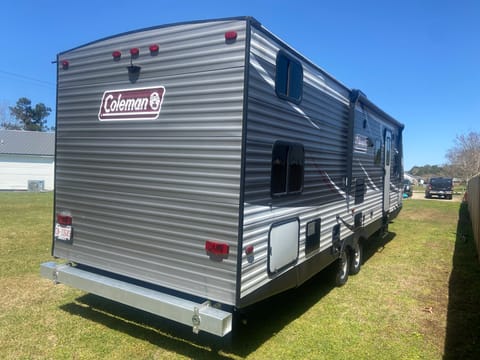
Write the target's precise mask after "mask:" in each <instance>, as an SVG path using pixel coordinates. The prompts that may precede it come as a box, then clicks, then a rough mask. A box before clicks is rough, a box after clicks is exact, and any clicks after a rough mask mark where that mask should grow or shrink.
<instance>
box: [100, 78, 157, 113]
mask: <svg viewBox="0 0 480 360" xmlns="http://www.w3.org/2000/svg"><path fill="white" fill-rule="evenodd" d="M164 95H165V88H164V87H163V86H155V87H148V88H142V89H125V90H108V91H105V92H104V93H103V97H102V103H101V104H100V110H99V112H98V120H100V121H108V120H155V119H157V118H158V115H159V114H160V109H161V107H162V103H163V97H164Z"/></svg>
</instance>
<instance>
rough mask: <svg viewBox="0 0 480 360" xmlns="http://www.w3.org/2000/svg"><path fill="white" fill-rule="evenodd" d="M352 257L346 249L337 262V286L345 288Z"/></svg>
mask: <svg viewBox="0 0 480 360" xmlns="http://www.w3.org/2000/svg"><path fill="white" fill-rule="evenodd" d="M349 264H350V256H349V254H348V251H347V250H346V249H344V250H343V251H342V253H341V254H340V257H339V258H338V260H337V264H336V266H337V272H336V276H335V285H337V286H343V285H345V284H346V283H347V280H348V272H349V267H350V266H349Z"/></svg>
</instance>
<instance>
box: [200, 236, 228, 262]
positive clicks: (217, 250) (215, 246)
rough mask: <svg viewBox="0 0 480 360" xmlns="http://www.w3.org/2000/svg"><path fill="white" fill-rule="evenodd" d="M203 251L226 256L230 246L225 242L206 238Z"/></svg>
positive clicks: (212, 254)
mask: <svg viewBox="0 0 480 360" xmlns="http://www.w3.org/2000/svg"><path fill="white" fill-rule="evenodd" d="M205 251H206V252H207V254H208V255H210V256H214V257H217V258H227V257H228V253H229V252H230V246H229V245H228V244H225V243H220V242H216V241H211V240H207V241H205Z"/></svg>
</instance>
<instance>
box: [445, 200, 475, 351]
mask: <svg viewBox="0 0 480 360" xmlns="http://www.w3.org/2000/svg"><path fill="white" fill-rule="evenodd" d="M448 298H449V301H448V313H447V335H446V339H445V352H444V359H480V264H479V262H478V259H477V252H476V249H475V243H474V240H473V232H472V224H471V221H470V217H469V214H468V206H467V204H466V203H462V204H461V205H460V211H459V220H458V224H457V237H456V241H455V251H454V254H453V267H452V273H451V275H450V282H449V296H448Z"/></svg>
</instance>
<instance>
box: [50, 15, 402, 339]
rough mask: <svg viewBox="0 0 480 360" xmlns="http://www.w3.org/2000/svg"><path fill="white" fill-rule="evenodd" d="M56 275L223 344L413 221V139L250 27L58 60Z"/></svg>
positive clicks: (161, 37)
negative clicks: (266, 308)
mask: <svg viewBox="0 0 480 360" xmlns="http://www.w3.org/2000/svg"><path fill="white" fill-rule="evenodd" d="M57 65H58V84H57V124H56V129H57V131H56V158H55V165H56V170H55V206H54V207H55V209H54V211H55V219H54V224H53V228H54V231H53V232H54V235H53V250H52V253H53V256H54V257H55V258H60V259H64V262H63V263H62V264H60V263H58V262H48V263H44V264H42V265H41V273H42V275H43V276H44V277H46V278H49V279H52V280H54V281H55V282H58V283H64V284H67V285H70V286H72V287H75V288H78V289H82V290H84V291H87V292H90V293H93V294H97V295H99V296H102V297H105V298H109V299H113V300H115V301H118V302H121V303H124V304H128V305H131V306H134V307H136V308H139V309H143V310H145V311H148V312H151V313H153V314H156V315H160V316H162V317H165V318H168V319H172V320H174V321H176V322H179V323H182V324H186V325H188V326H191V327H192V329H193V330H194V332H198V331H205V332H207V333H211V334H215V335H218V336H224V335H226V334H228V333H229V332H231V330H232V314H233V313H236V312H241V310H242V309H244V308H246V307H247V306H250V305H252V304H255V303H257V302H259V301H261V300H263V299H266V298H268V297H271V296H273V295H275V294H277V293H280V292H282V291H285V290H287V289H290V288H293V287H297V286H299V285H300V284H302V283H304V282H305V281H306V280H307V279H309V278H311V277H312V276H313V275H315V274H316V273H318V272H319V271H321V270H322V269H324V268H326V267H327V266H329V265H330V264H333V263H336V265H335V266H337V267H338V270H337V273H336V282H337V284H338V285H342V284H344V283H345V282H346V281H347V278H348V275H349V273H350V274H355V273H357V272H358V271H359V270H360V267H361V264H362V244H363V243H364V242H365V241H366V240H367V239H368V238H369V237H370V236H371V235H372V234H374V233H376V232H379V231H384V232H385V231H386V230H387V226H388V223H389V221H390V220H391V219H392V218H394V217H395V216H396V215H397V214H398V213H399V211H400V209H401V207H402V192H403V185H402V180H403V168H402V167H403V165H402V130H403V125H402V124H401V123H399V122H398V121H396V120H395V119H394V118H392V117H391V116H389V115H387V114H386V113H385V112H384V111H382V110H381V109H380V108H378V107H377V106H376V105H374V104H373V103H372V102H371V101H370V100H369V99H367V97H366V96H365V95H364V94H363V93H362V92H361V91H358V90H352V89H349V88H348V87H346V86H345V85H343V84H342V83H341V82H339V81H338V80H336V79H334V78H333V77H332V76H331V75H329V74H328V73H327V72H325V71H324V70H322V69H321V68H320V67H318V66H317V65H315V64H313V63H312V62H311V61H309V60H308V59H307V58H305V57H304V56H303V55H301V54H300V53H298V52H297V51H295V50H294V49H293V48H292V47H291V46H289V45H288V44H286V43H285V42H284V41H282V40H281V39H279V38H278V37H277V36H275V35H274V34H272V33H271V32H269V31H268V30H267V29H266V28H265V27H263V26H262V25H261V24H260V23H259V22H258V21H256V20H255V19H253V18H251V17H239V18H229V19H220V20H209V21H197V22H189V23H180V24H174V25H167V26H159V27H155V28H150V29H145V30H140V31H134V32H130V33H126V34H121V35H117V36H113V37H109V38H106V39H102V40H99V41H95V42H92V43H89V44H87V45H84V46H80V47H78V48H75V49H72V50H69V51H65V52H62V53H60V54H59V55H58V57H57Z"/></svg>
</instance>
